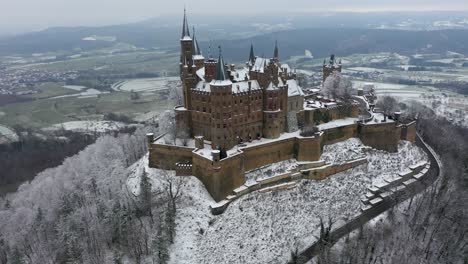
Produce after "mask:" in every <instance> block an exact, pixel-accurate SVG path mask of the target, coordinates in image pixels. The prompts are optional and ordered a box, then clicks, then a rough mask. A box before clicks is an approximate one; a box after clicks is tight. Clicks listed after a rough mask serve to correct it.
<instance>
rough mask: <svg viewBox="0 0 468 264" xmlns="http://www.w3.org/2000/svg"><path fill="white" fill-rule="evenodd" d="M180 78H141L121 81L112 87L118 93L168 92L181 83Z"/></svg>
mask: <svg viewBox="0 0 468 264" xmlns="http://www.w3.org/2000/svg"><path fill="white" fill-rule="evenodd" d="M179 80H180V79H179V77H160V78H140V79H131V80H126V81H120V82H117V83H115V84H113V85H112V89H114V90H116V91H126V92H130V91H135V92H143V91H157V90H166V89H169V88H171V87H173V86H175V85H178V83H179Z"/></svg>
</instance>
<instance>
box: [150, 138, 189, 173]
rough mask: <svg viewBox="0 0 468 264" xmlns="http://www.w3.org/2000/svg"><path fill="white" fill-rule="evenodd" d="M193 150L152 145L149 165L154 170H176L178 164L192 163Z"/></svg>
mask: <svg viewBox="0 0 468 264" xmlns="http://www.w3.org/2000/svg"><path fill="white" fill-rule="evenodd" d="M192 151H193V148H189V147H182V146H174V145H165V144H156V143H152V144H150V148H149V161H148V165H149V166H150V167H152V168H161V169H167V170H175V169H176V163H192Z"/></svg>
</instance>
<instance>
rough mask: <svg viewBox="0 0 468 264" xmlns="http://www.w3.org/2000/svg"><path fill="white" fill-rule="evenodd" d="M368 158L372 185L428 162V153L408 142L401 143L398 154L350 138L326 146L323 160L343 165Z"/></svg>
mask: <svg viewBox="0 0 468 264" xmlns="http://www.w3.org/2000/svg"><path fill="white" fill-rule="evenodd" d="M363 157H365V158H367V161H368V166H367V169H368V172H367V174H368V176H369V177H370V178H371V179H372V184H373V185H375V184H378V183H382V182H383V180H384V179H388V178H391V177H392V176H394V175H395V174H396V173H398V172H400V171H403V170H405V169H407V168H408V167H409V166H410V165H413V164H417V163H419V162H421V161H425V160H427V155H426V153H425V152H424V151H423V150H422V149H420V148H419V147H417V146H416V145H414V144H412V143H410V142H408V141H400V143H399V144H398V152H397V153H390V152H386V151H383V150H376V149H370V148H369V147H366V146H365V145H363V144H362V142H361V141H360V140H359V139H357V138H350V139H348V140H346V141H342V142H339V143H336V144H333V145H326V146H325V147H324V149H323V154H322V159H323V160H325V161H326V162H329V163H341V162H344V161H346V160H350V159H357V158H363Z"/></svg>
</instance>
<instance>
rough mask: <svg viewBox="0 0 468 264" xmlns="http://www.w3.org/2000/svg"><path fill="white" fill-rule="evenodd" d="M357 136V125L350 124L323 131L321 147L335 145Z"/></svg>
mask: <svg viewBox="0 0 468 264" xmlns="http://www.w3.org/2000/svg"><path fill="white" fill-rule="evenodd" d="M357 136H358V125H357V124H352V125H347V126H342V127H335V128H331V129H327V130H324V131H323V137H322V146H324V145H330V144H335V143H337V142H340V141H343V140H347V139H349V138H352V137H357Z"/></svg>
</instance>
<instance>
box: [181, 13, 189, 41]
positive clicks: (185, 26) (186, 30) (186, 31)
mask: <svg viewBox="0 0 468 264" xmlns="http://www.w3.org/2000/svg"><path fill="white" fill-rule="evenodd" d="M184 37H190V30H189V27H188V22H187V11H186V10H185V6H184V21H183V23H182V37H181V38H184Z"/></svg>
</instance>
